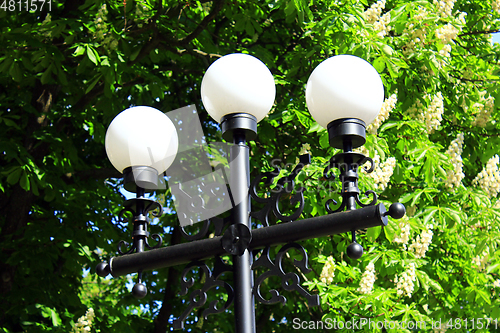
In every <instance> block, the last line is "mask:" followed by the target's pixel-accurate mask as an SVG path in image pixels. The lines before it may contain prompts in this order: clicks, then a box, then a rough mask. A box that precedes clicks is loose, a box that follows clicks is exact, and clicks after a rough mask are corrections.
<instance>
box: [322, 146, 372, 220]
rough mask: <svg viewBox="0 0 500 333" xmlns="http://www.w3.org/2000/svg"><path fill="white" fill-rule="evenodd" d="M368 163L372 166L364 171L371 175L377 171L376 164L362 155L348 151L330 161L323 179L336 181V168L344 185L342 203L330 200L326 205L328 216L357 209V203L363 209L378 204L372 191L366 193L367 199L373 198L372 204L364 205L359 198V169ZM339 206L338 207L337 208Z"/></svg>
mask: <svg viewBox="0 0 500 333" xmlns="http://www.w3.org/2000/svg"><path fill="white" fill-rule="evenodd" d="M367 162H369V163H370V166H369V167H364V170H365V172H367V173H370V172H372V171H373V170H374V169H375V163H374V162H373V159H371V158H370V157H368V156H365V155H363V154H361V153H355V152H351V151H348V152H344V153H339V154H337V155H335V156H333V157H332V158H331V159H330V161H329V163H328V165H327V166H326V168H325V170H324V172H323V177H324V178H325V179H326V180H327V181H334V180H335V178H336V177H335V174H334V173H333V171H332V170H333V169H334V168H337V169H339V171H340V174H339V176H338V178H339V180H340V182H341V183H342V190H341V193H340V195H341V197H342V201H341V202H340V204H339V203H338V202H337V201H336V200H334V199H328V200H327V201H326V203H325V209H326V211H327V212H328V214H331V213H337V212H341V211H343V210H344V209H346V208H347V209H348V210H349V209H355V206H356V203H357V204H358V205H359V206H361V207H367V206H373V205H375V204H376V203H377V199H378V198H377V194H376V193H375V192H374V191H372V190H369V191H366V192H365V193H364V195H365V197H370V196H371V197H372V198H371V200H370V202H368V203H363V202H362V201H361V200H360V198H359V188H358V168H360V167H361V166H362V165H363V164H365V163H367ZM337 205H338V207H337V208H335V206H337ZM332 206H333V207H332Z"/></svg>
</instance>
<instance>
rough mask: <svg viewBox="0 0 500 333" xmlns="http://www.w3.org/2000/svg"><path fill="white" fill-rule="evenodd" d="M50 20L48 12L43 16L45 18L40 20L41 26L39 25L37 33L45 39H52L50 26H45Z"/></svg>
mask: <svg viewBox="0 0 500 333" xmlns="http://www.w3.org/2000/svg"><path fill="white" fill-rule="evenodd" d="M51 21H52V16H50V13H48V14H47V16H45V19H44V20H43V22H42V26H41V27H40V30H39V33H40V34H41V35H43V36H44V37H46V38H47V39H49V40H51V39H52V31H51V30H50V28H47V27H46V26H47V25H48V24H49V23H50V22H51Z"/></svg>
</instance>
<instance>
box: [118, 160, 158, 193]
mask: <svg viewBox="0 0 500 333" xmlns="http://www.w3.org/2000/svg"><path fill="white" fill-rule="evenodd" d="M123 187H124V188H125V190H127V191H129V192H132V193H137V187H141V188H143V189H144V191H145V192H148V193H149V192H154V191H155V190H157V189H158V171H156V169H155V168H152V167H150V166H133V167H128V168H125V170H123Z"/></svg>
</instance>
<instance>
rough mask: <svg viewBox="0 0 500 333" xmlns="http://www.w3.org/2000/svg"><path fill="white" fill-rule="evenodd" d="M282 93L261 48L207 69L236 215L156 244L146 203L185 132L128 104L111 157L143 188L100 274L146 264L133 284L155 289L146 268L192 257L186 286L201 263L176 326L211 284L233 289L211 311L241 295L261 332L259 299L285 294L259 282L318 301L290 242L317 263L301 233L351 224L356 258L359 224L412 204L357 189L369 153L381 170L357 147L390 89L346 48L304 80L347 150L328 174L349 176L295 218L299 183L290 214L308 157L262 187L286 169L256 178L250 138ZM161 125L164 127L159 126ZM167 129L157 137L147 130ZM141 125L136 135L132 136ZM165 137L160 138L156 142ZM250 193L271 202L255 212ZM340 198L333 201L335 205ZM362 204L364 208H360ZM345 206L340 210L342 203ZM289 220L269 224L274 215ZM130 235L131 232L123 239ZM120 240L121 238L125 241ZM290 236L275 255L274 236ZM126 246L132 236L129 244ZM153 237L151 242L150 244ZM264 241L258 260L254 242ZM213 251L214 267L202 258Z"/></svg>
mask: <svg viewBox="0 0 500 333" xmlns="http://www.w3.org/2000/svg"><path fill="white" fill-rule="evenodd" d="M275 94H276V88H275V84H274V79H273V76H272V74H271V72H270V71H269V69H268V68H267V67H266V66H265V65H264V64H263V63H262V62H261V61H260V60H258V59H257V58H255V57H252V56H250V55H247V54H230V55H227V56H224V57H222V58H220V59H218V60H217V61H215V62H214V63H213V64H212V65H211V66H210V67H209V68H208V70H207V72H206V74H205V76H204V77H203V81H202V84H201V98H202V101H203V104H204V106H205V109H206V110H207V112H208V113H209V114H210V115H211V116H212V118H213V119H214V120H216V121H217V122H219V123H220V126H221V130H222V137H223V138H224V140H226V141H227V142H230V143H232V146H231V148H230V172H229V180H228V182H229V188H230V191H231V193H230V195H231V198H232V202H233V209H232V211H231V218H230V222H229V223H228V224H229V225H222V224H221V225H219V226H218V227H217V226H216V228H215V229H216V232H215V233H214V234H215V236H214V237H209V238H204V235H206V234H207V231H208V226H209V225H210V220H208V221H205V222H204V223H205V224H204V226H206V228H205V231H204V234H203V235H202V236H201V237H199V238H197V239H196V240H194V241H191V242H187V243H182V244H177V245H172V246H167V247H161V237H160V236H158V235H153V236H152V237H153V238H156V239H157V240H158V242H157V244H156V245H155V246H154V247H152V246H150V245H149V243H148V237H149V233H148V232H147V222H148V221H147V217H146V215H147V212H148V211H150V210H153V209H154V208H159V209H160V210H161V206H160V205H159V204H157V203H155V202H154V201H152V200H150V199H146V198H144V192H145V191H148V189H150V190H151V191H152V190H154V189H155V188H157V182H158V175H161V174H162V173H163V172H164V171H165V170H166V169H167V168H168V167H169V166H170V164H171V163H172V161H173V160H174V158H175V155H176V152H177V149H178V140H179V139H178V138H177V133H176V131H175V127H174V126H173V124H172V122H171V121H170V119H169V118H168V117H167V116H166V115H165V114H163V113H161V112H160V111H157V110H155V109H152V108H149V107H134V108H130V109H127V110H125V111H123V112H122V113H121V114H119V115H118V116H117V117H116V118H115V119H114V120H113V122H112V123H111V125H110V127H109V129H108V132H107V134H106V151H107V153H108V156H109V158H110V160H111V162H112V163H113V165H114V166H115V167H116V168H117V169H118V170H120V171H121V172H123V173H124V179H125V181H124V183H125V188H126V189H127V190H130V191H133V192H135V193H136V195H137V197H136V198H135V199H130V200H128V201H127V202H126V203H125V210H127V211H129V212H131V213H132V215H133V216H134V231H133V244H132V246H131V247H130V249H129V250H128V251H126V252H125V251H122V250H121V248H120V251H119V252H120V253H121V254H125V255H122V256H119V257H114V258H111V259H110V260H109V261H108V262H103V263H100V264H99V265H98V267H97V274H98V275H100V276H106V275H108V274H110V273H111V274H112V275H113V276H120V275H125V274H129V273H132V272H138V273H139V281H138V283H137V284H136V285H135V286H134V288H133V293H134V295H135V296H137V297H144V296H145V295H146V293H147V289H146V287H145V285H144V284H143V283H142V272H143V271H144V270H151V269H159V268H163V267H170V266H174V265H179V264H186V263H188V266H187V267H186V269H185V270H184V273H183V277H182V281H181V287H182V289H183V293H187V289H188V288H189V287H191V286H192V285H193V283H194V281H190V280H189V279H187V278H186V275H187V273H188V272H189V270H190V269H192V268H193V267H199V268H200V269H201V270H203V271H204V273H205V275H206V279H205V280H206V281H205V283H204V286H203V287H202V288H201V289H198V290H196V291H194V292H193V293H192V294H191V301H190V304H189V306H188V308H187V309H186V311H185V312H184V313H183V315H181V317H180V318H179V319H176V320H175V321H174V328H183V321H184V320H185V319H186V317H187V316H188V315H189V314H190V313H191V312H192V310H193V309H194V308H199V307H201V306H203V305H204V304H205V302H206V298H207V294H206V292H207V290H208V289H210V288H212V287H216V286H219V287H223V288H225V290H226V291H227V294H228V297H227V298H228V299H227V301H226V303H225V304H224V305H223V306H219V307H217V302H211V303H210V305H209V308H208V309H205V310H204V311H203V316H205V317H206V316H207V315H209V314H213V313H220V312H222V311H224V310H226V309H227V308H228V307H229V306H230V305H231V303H232V302H233V301H234V314H235V329H236V332H238V333H255V331H256V326H255V299H257V300H258V301H259V302H261V303H266V304H272V303H277V302H282V303H283V304H284V303H285V302H286V299H285V298H284V297H283V296H281V295H280V294H279V292H277V291H276V290H271V294H272V297H271V299H264V298H263V296H262V295H261V292H260V286H261V284H262V282H263V281H264V280H265V279H266V278H268V277H270V276H277V277H280V278H281V280H282V286H283V288H285V289H286V290H289V291H290V290H295V291H298V292H299V293H301V294H302V295H303V296H305V297H306V298H307V300H308V302H309V304H310V305H316V306H317V305H319V304H320V302H319V297H318V296H315V295H310V294H309V293H308V292H307V291H306V290H305V289H303V288H302V287H301V283H300V277H299V275H298V274H296V273H286V272H284V271H283V266H282V260H283V257H284V255H285V253H286V251H288V250H289V249H296V250H298V251H299V252H300V253H301V254H302V256H303V259H302V260H300V261H299V260H295V263H294V265H295V266H296V267H297V268H299V269H300V270H302V271H303V272H306V273H307V272H309V271H310V270H309V268H308V258H307V252H306V251H305V249H304V248H303V247H302V246H300V245H298V244H297V243H295V241H298V240H302V239H311V238H317V237H322V236H326V235H331V234H337V233H342V232H350V233H351V235H352V243H351V245H349V246H348V248H347V254H348V255H349V256H350V257H351V258H355V259H357V258H360V257H361V255H362V254H363V248H362V247H361V245H360V244H358V243H357V242H356V238H355V237H356V230H359V229H365V228H370V227H374V226H385V225H387V222H388V218H387V217H388V216H391V217H393V218H401V217H403V216H404V214H405V208H404V206H403V205H402V204H398V203H395V204H392V205H391V206H390V208H389V210H388V211H386V209H385V206H384V205H383V204H380V203H377V196H376V194H375V192H373V191H367V192H365V195H366V196H371V197H372V200H371V201H370V202H369V203H363V202H362V201H360V199H359V194H360V192H359V188H358V174H357V172H358V171H357V170H358V168H359V167H361V166H362V165H363V164H365V163H367V162H369V163H370V164H371V167H369V168H366V170H367V171H368V172H371V171H373V168H374V164H373V161H372V160H371V159H370V158H369V157H366V156H364V155H363V154H360V153H356V152H354V151H353V149H354V148H357V147H360V146H362V145H363V144H364V143H365V141H366V125H367V124H369V123H371V122H372V121H373V120H374V119H375V118H376V117H377V115H378V113H379V111H380V108H381V105H382V102H383V98H384V89H383V85H382V81H381V79H380V76H379V75H378V73H377V71H376V70H375V69H374V68H373V67H372V66H371V65H370V64H369V63H368V62H366V61H365V60H362V59H360V58H357V57H354V56H349V55H341V56H335V57H332V58H329V59H327V60H325V61H323V62H322V63H321V64H320V65H319V66H318V67H317V68H316V69H315V70H314V71H313V73H312V74H311V76H310V78H309V80H308V83H307V87H306V102H307V106H308V108H309V111H310V113H311V115H312V116H313V117H314V119H315V120H316V121H317V122H318V123H319V124H320V125H321V126H323V127H324V128H326V129H327V130H328V133H329V140H330V145H331V146H332V147H334V148H338V149H341V150H342V152H341V153H338V154H336V155H335V156H333V157H332V158H331V159H330V161H329V163H328V165H327V166H326V168H325V172H324V178H326V179H327V180H329V181H332V180H334V179H335V176H334V175H333V173H332V170H333V169H334V168H337V169H339V170H340V176H339V177H338V178H339V180H340V182H341V184H342V189H341V193H340V194H341V197H342V198H341V200H342V201H341V202H340V203H337V202H336V201H334V200H333V199H329V200H328V201H327V202H326V210H327V212H328V213H329V214H328V215H327V216H320V217H314V218H309V219H305V220H301V221H296V220H297V219H298V217H299V216H300V215H301V213H302V209H303V207H304V197H303V195H302V190H303V189H299V190H298V191H297V192H298V193H297V194H296V195H294V196H293V197H292V199H291V201H293V202H294V203H297V202H298V203H299V208H297V210H296V211H295V212H294V213H293V214H292V215H290V216H285V215H283V214H282V212H281V211H280V209H279V201H280V200H283V199H282V195H283V194H285V192H286V194H287V195H290V194H291V191H292V190H294V178H295V176H296V175H297V174H298V173H299V172H300V170H301V169H302V167H303V166H304V165H305V164H308V163H310V157H309V156H308V155H307V156H306V155H303V156H301V163H300V164H299V165H298V166H297V167H296V168H295V169H294V170H293V171H292V173H291V174H290V175H289V176H287V177H283V178H281V179H279V180H278V185H279V189H278V190H277V191H276V192H275V193H274V194H272V195H271V196H270V197H267V198H262V197H259V196H258V194H257V192H256V190H255V187H256V186H257V185H258V184H259V182H261V181H263V180H264V179H267V180H268V181H272V179H273V178H274V177H276V176H277V175H278V174H279V172H277V171H276V170H275V171H273V172H267V173H264V174H263V175H261V176H259V177H258V178H257V179H256V180H254V181H253V182H252V183H250V166H249V164H250V163H249V149H250V148H249V146H248V145H247V142H248V141H251V140H254V139H255V138H256V136H257V123H258V122H259V121H260V120H262V119H263V118H264V117H265V116H266V115H267V113H268V112H269V111H270V110H271V108H272V106H273V103H274V99H275ZM152 125H153V126H157V130H155V129H152V128H151V126H152ZM147 132H149V133H154V134H155V135H156V133H160V135H161V136H162V137H160V138H158V137H154V138H152V136H153V135H146V134H144V133H147ZM134 135H135V136H134ZM158 143H160V144H158ZM250 198H253V199H254V200H256V201H258V202H260V203H262V204H265V205H266V206H265V207H264V208H263V209H262V210H260V211H258V212H253V211H251V209H250ZM332 206H333V207H332ZM358 207H359V208H358ZM344 210H345V212H343V213H342V214H336V213H338V212H342V211H344ZM271 214H272V215H274V216H275V217H276V218H277V219H278V220H281V221H282V222H287V223H278V224H275V225H269V221H268V220H269V217H270V216H271ZM250 216H254V217H255V218H257V219H258V220H260V221H261V223H262V225H263V227H261V228H258V229H254V230H252V228H251V220H250ZM123 243H124V242H123ZM123 243H121V244H120V245H123ZM284 243H285V244H286V245H284V246H283V247H282V248H281V249H280V250H279V251H278V253H277V255H276V258H275V259H274V261H273V260H271V258H270V255H269V248H270V246H273V245H277V244H284ZM127 246H129V245H128V244H127ZM145 247H146V248H148V249H150V250H149V251H145ZM262 248H263V249H264V250H263V253H262V254H261V256H260V257H259V258H258V259H257V260H256V261H255V262H254V260H253V256H252V251H253V250H256V249H262ZM227 254H231V255H232V256H233V266H232V268H228V267H227V266H228V265H226V264H224V263H223V262H222V261H221V260H220V256H222V255H227ZM210 257H215V259H216V263H215V266H214V269H213V271H211V270H210V269H209V268H208V266H206V264H204V263H203V262H201V261H200V260H201V259H205V258H210ZM256 267H266V268H268V269H269V270H268V271H267V272H265V273H264V274H262V275H261V276H258V277H257V278H256V280H254V269H255V268H256ZM227 271H232V272H233V285H232V286H230V285H229V284H228V283H227V282H223V281H221V280H219V277H220V276H221V275H222V274H223V273H224V272H227Z"/></svg>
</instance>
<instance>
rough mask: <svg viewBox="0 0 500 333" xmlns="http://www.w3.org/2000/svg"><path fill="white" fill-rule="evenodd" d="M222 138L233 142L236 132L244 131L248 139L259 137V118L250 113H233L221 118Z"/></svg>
mask: <svg viewBox="0 0 500 333" xmlns="http://www.w3.org/2000/svg"><path fill="white" fill-rule="evenodd" d="M220 127H221V130H222V138H223V139H224V140H226V141H227V142H233V136H234V132H236V131H237V132H244V134H245V139H246V140H247V141H251V140H255V138H256V137H257V118H255V117H254V116H253V115H251V114H249V113H243V112H240V113H231V114H228V115H225V116H224V117H222V119H221V120H220Z"/></svg>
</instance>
